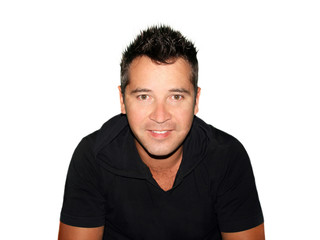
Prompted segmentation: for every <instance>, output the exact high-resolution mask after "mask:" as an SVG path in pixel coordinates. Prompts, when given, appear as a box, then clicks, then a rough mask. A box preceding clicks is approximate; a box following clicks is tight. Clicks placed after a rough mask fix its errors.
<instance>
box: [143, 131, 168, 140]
mask: <svg viewBox="0 0 320 240" xmlns="http://www.w3.org/2000/svg"><path fill="white" fill-rule="evenodd" d="M148 132H149V133H150V135H151V136H152V137H154V138H158V139H162V138H166V137H168V136H169V135H170V134H171V132H172V130H148Z"/></svg>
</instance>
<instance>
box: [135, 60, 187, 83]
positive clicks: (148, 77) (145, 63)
mask: <svg viewBox="0 0 320 240" xmlns="http://www.w3.org/2000/svg"><path fill="white" fill-rule="evenodd" d="M168 62H169V63H168V64H166V63H160V62H156V61H153V60H151V59H150V58H149V57H147V56H141V57H138V58H135V59H134V60H133V61H132V63H131V64H130V68H129V85H140V84H147V85H159V84H160V85H164V84H165V85H179V84H180V85H191V86H192V83H191V66H190V64H189V63H188V62H187V61H186V60H184V59H183V58H177V59H174V60H172V61H168Z"/></svg>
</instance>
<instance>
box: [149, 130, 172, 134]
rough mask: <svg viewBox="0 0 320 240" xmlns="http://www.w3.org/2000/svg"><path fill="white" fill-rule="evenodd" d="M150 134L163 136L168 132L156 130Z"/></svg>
mask: <svg viewBox="0 0 320 240" xmlns="http://www.w3.org/2000/svg"><path fill="white" fill-rule="evenodd" d="M151 132H153V133H156V134H165V133H167V132H168V131H166V130H165V131H157V130H151Z"/></svg>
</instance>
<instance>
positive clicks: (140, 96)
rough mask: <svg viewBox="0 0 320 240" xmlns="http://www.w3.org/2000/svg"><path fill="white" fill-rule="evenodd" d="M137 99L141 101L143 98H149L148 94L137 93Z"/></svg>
mask: <svg viewBox="0 0 320 240" xmlns="http://www.w3.org/2000/svg"><path fill="white" fill-rule="evenodd" d="M137 98H138V99H139V100H141V101H145V100H148V99H149V96H148V95H145V94H142V95H139V96H138V97H137Z"/></svg>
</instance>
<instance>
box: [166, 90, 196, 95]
mask: <svg viewBox="0 0 320 240" xmlns="http://www.w3.org/2000/svg"><path fill="white" fill-rule="evenodd" d="M169 92H178V93H186V94H189V95H190V94H191V93H190V92H189V91H188V90H187V89H184V88H173V89H170V90H169Z"/></svg>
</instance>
